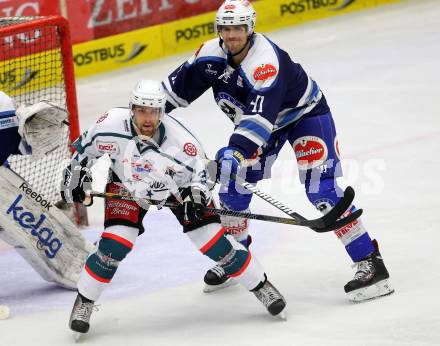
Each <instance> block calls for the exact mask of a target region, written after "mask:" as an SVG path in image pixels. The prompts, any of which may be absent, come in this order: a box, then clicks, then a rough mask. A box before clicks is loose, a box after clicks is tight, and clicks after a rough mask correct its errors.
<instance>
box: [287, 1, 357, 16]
mask: <svg viewBox="0 0 440 346" xmlns="http://www.w3.org/2000/svg"><path fill="white" fill-rule="evenodd" d="M355 1H356V0H343V1H340V0H298V1H291V2H289V3H285V4H281V6H280V11H281V16H284V15H289V14H298V13H304V12H307V11H313V10H319V9H321V8H325V7H331V6H334V5H338V3H341V5H340V6H338V7H336V8H331V10H342V9H344V8H346V7H348V6H350V5H351V4H353V3H354V2H355Z"/></svg>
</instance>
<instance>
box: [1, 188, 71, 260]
mask: <svg viewBox="0 0 440 346" xmlns="http://www.w3.org/2000/svg"><path fill="white" fill-rule="evenodd" d="M22 198H23V195H18V196H17V198H16V199H15V201H14V202H13V203H12V204H11V206H10V207H9V209H8V210H7V211H6V214H7V215H9V214H11V216H12V218H13V219H14V221H15V222H16V223H17V224H19V225H20V227H21V228H23V230H25V231H26V230H30V233H31V235H32V236H33V237H35V239H36V240H37V246H39V247H41V248H42V249H44V253H45V254H46V257H48V258H54V257H55V256H56V254H57V253H58V250H59V249H60V248H61V246H62V245H63V244H62V243H61V240H59V239H58V238H56V237H55V236H54V232H53V231H52V230H51V229H50V228H48V227H43V224H44V221H45V220H46V216H45V215H44V214H40V216H39V218H38V220H37V218H36V217H35V215H34V214H33V213H32V212H30V211H27V210H24V208H23V207H22V206H20V205H19V203H20V201H21V199H22Z"/></svg>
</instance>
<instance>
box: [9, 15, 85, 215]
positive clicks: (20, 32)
mask: <svg viewBox="0 0 440 346" xmlns="http://www.w3.org/2000/svg"><path fill="white" fill-rule="evenodd" d="M0 90H2V91H3V92H5V93H6V94H7V95H9V96H10V97H12V98H13V99H14V101H15V102H16V104H17V105H19V104H22V103H28V104H32V103H35V102H38V101H40V100H49V101H53V102H56V103H58V104H59V105H61V106H62V107H65V108H66V109H67V110H68V113H69V126H68V127H67V126H66V130H65V133H64V135H63V136H62V137H60V139H59V140H60V147H59V149H57V150H55V151H54V152H52V153H50V154H49V155H46V157H44V158H43V159H40V160H38V161H35V160H33V159H32V158H31V157H29V156H21V155H11V156H10V157H9V158H8V162H9V164H10V166H11V168H12V169H13V170H14V171H16V172H17V173H18V174H20V175H21V176H22V178H23V179H25V180H26V181H27V182H28V183H29V184H30V185H31V186H32V187H33V188H34V189H35V190H36V191H38V192H39V193H42V194H43V195H45V197H47V198H49V199H50V200H51V201H53V202H54V203H56V202H59V200H60V197H59V196H60V195H59V190H60V182H61V177H62V170H63V168H64V167H65V166H66V164H67V163H68V162H69V159H70V156H71V154H72V148H71V146H70V144H71V143H72V142H73V141H74V140H75V139H76V138H78V136H79V134H80V130H79V121H78V106H77V100H76V87H75V75H74V65H73V57H72V44H71V36H70V29H69V23H68V21H67V20H66V19H65V18H63V17H61V16H47V17H0ZM74 212H75V214H76V215H75V217H76V220H77V223H79V224H80V223H84V222H85V223H86V222H87V215H86V214H85V209H84V208H83V207H82V208H81V207H79V206H77V207H76V208H75V210H74Z"/></svg>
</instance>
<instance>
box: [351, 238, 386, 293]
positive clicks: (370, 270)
mask: <svg viewBox="0 0 440 346" xmlns="http://www.w3.org/2000/svg"><path fill="white" fill-rule="evenodd" d="M373 245H374V248H375V251H374V252H373V253H372V254H371V255H369V256H367V257H366V258H364V259H363V260H361V261H360V262H357V263H356V264H355V265H356V266H357V270H356V274H355V275H354V278H353V280H351V281H349V282H348V283H347V284H346V285H345V286H344V290H345V293H347V295H348V297H349V299H350V300H351V301H353V302H360V301H363V300H368V299H373V298H377V297H381V296H385V295H388V294H391V293H393V292H394V289H393V288H392V287H391V285H390V283H389V282H388V278H389V277H390V275H389V274H388V270H387V268H386V267H385V264H384V263H383V259H382V256H381V254H380V252H379V247H378V244H377V241H376V240H373Z"/></svg>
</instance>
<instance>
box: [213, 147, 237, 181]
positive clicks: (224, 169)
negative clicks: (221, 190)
mask: <svg viewBox="0 0 440 346" xmlns="http://www.w3.org/2000/svg"><path fill="white" fill-rule="evenodd" d="M215 160H216V161H217V181H219V182H220V183H221V184H222V185H229V183H230V182H231V179H232V181H233V180H234V179H233V178H234V176H236V175H237V173H238V171H239V169H240V165H241V164H242V163H243V162H244V156H243V154H242V153H241V152H240V151H239V150H238V149H237V148H234V147H224V148H221V149H220V150H219V151H218V152H217V154H216V155H215Z"/></svg>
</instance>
